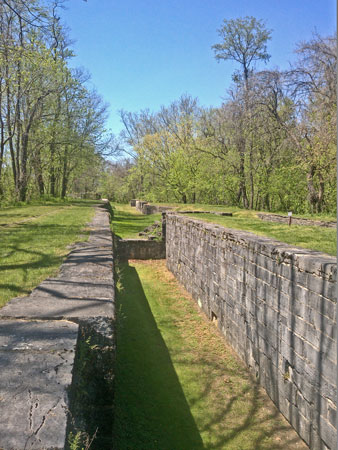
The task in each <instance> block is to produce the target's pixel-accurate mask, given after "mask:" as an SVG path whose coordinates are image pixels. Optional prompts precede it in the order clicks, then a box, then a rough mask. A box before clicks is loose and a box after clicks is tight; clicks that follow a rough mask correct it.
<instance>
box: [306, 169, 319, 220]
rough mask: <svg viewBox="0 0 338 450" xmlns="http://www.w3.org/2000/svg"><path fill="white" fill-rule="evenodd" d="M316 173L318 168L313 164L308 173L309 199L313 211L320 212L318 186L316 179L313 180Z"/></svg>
mask: <svg viewBox="0 0 338 450" xmlns="http://www.w3.org/2000/svg"><path fill="white" fill-rule="evenodd" d="M315 173H316V168H315V167H314V166H311V167H310V170H309V172H308V173H307V175H306V180H307V190H308V201H309V203H310V206H311V211H312V213H314V212H318V201H319V198H318V193H317V191H316V188H315V185H314V180H313V177H314V175H315Z"/></svg>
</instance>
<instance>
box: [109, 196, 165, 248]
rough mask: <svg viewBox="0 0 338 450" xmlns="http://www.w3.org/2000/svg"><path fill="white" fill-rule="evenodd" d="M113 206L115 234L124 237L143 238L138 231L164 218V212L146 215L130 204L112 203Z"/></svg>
mask: <svg viewBox="0 0 338 450" xmlns="http://www.w3.org/2000/svg"><path fill="white" fill-rule="evenodd" d="M111 206H112V208H113V215H114V221H113V230H114V233H115V235H116V236H118V237H120V238H122V239H130V238H138V239H142V238H141V237H139V236H138V233H139V232H140V231H143V230H144V229H145V228H146V227H147V226H149V225H152V224H153V223H154V222H155V221H160V220H161V218H162V214H150V215H149V216H146V215H144V214H141V213H140V212H139V211H138V210H137V209H136V208H134V207H132V206H129V205H121V204H118V203H111Z"/></svg>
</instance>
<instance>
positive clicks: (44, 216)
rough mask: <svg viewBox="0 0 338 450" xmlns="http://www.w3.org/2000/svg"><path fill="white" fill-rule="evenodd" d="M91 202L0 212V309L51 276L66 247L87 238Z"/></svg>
mask: <svg viewBox="0 0 338 450" xmlns="http://www.w3.org/2000/svg"><path fill="white" fill-rule="evenodd" d="M94 203H97V201H96V202H94V201H88V200H86V201H85V200H74V201H72V200H69V201H64V202H59V203H55V202H41V203H38V202H37V203H35V204H33V205H26V206H18V207H7V208H1V209H0V273H1V276H0V307H1V306H3V305H5V304H6V302H7V301H8V300H10V299H11V298H13V297H17V296H24V295H28V294H29V292H30V291H31V290H32V289H33V288H34V287H36V286H37V285H38V284H39V283H40V282H41V281H42V280H44V279H45V278H47V277H48V276H51V275H53V274H55V273H56V272H57V270H58V268H59V266H60V265H61V263H62V260H63V258H64V257H65V255H66V254H67V253H69V249H67V246H68V245H70V244H72V243H74V242H75V241H77V240H86V239H87V238H88V231H86V229H85V224H86V223H88V222H89V221H90V220H91V218H92V217H93V214H94V208H93V207H92V205H93V204H94ZM80 235H81V236H80Z"/></svg>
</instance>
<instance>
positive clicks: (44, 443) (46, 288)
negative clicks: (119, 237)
mask: <svg viewBox="0 0 338 450" xmlns="http://www.w3.org/2000/svg"><path fill="white" fill-rule="evenodd" d="M89 225H90V228H91V233H90V236H89V240H88V241H87V242H81V243H78V244H76V245H74V246H72V251H71V252H70V254H69V255H68V257H67V259H66V261H65V262H64V264H63V265H62V266H61V268H60V272H59V275H58V276H57V277H55V278H48V279H46V280H45V281H43V282H42V283H41V284H40V285H39V286H38V287H37V288H36V289H34V290H33V291H32V293H31V294H30V295H29V296H27V297H20V298H15V299H13V300H11V301H10V302H9V303H8V304H7V305H6V306H5V307H3V308H2V309H0V367H1V377H0V449H1V450H22V449H26V448H27V449H28V448H29V449H40V450H42V449H54V450H56V449H57V450H58V449H65V448H67V449H68V448H70V446H69V444H68V438H69V433H70V432H73V435H76V434H77V433H78V432H81V433H82V434H83V435H86V434H87V435H88V436H91V437H92V436H93V435H94V434H95V431H96V428H98V433H97V437H96V439H95V441H94V443H93V445H94V448H100V449H101V448H112V436H111V433H112V428H111V418H112V403H113V379H114V371H113V361H114V355H115V341H114V339H115V334H114V319H115V305H114V280H113V245H112V234H111V231H110V225H109V214H108V211H107V210H106V209H105V208H104V207H102V206H100V207H97V208H96V214H95V216H94V218H93V220H92V222H91V224H89ZM69 393H71V398H69ZM103 406H104V407H103ZM102 411H103V412H102ZM107 411H109V414H108V412H107ZM104 424H108V425H104ZM80 445H83V447H85V444H84V443H82V442H81V443H80Z"/></svg>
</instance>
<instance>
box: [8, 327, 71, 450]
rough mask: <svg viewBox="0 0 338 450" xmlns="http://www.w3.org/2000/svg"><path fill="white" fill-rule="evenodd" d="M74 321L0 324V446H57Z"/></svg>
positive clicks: (64, 412) (64, 422)
mask: <svg viewBox="0 0 338 450" xmlns="http://www.w3.org/2000/svg"><path fill="white" fill-rule="evenodd" d="M77 337H78V325H77V324H74V323H71V322H67V321H48V322H43V321H27V320H19V321H12V320H2V321H1V322H0V367H1V377H0V446H1V448H2V449H4V450H13V449H18V450H19V449H25V448H27V449H28V448H29V449H43V448H53V449H63V448H64V445H65V441H66V426H67V419H68V409H69V403H68V395H67V391H68V389H69V387H70V385H71V382H72V368H73V363H74V357H75V348H76V343H77Z"/></svg>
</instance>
